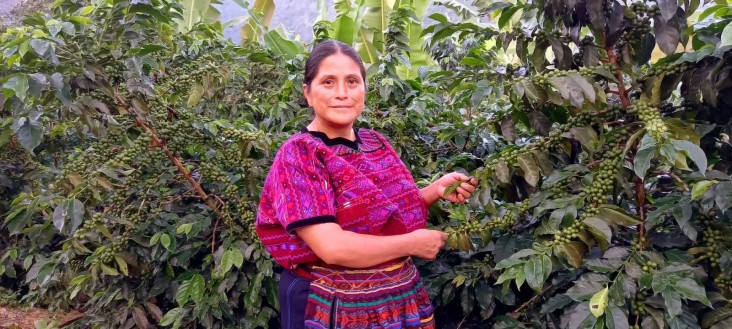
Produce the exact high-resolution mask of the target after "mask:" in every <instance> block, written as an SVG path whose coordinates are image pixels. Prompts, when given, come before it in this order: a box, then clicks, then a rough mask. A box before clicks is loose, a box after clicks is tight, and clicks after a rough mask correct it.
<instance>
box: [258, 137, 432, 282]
mask: <svg viewBox="0 0 732 329" xmlns="http://www.w3.org/2000/svg"><path fill="white" fill-rule="evenodd" d="M354 129H355V132H356V141H350V140H348V139H345V138H340V137H339V138H334V139H330V138H328V137H327V136H326V135H325V134H324V133H321V132H311V131H308V130H307V129H306V128H303V129H302V130H301V131H300V132H298V133H296V134H294V135H293V136H292V137H290V139H289V140H288V141H287V142H285V144H283V145H282V147H281V148H280V150H279V151H278V152H277V155H276V156H275V159H274V162H273V163H272V167H271V168H270V171H269V174H268V175H267V179H266V180H265V183H264V188H263V190H262V198H261V201H260V204H259V210H258V213H257V223H256V229H257V234H258V235H259V238H260V240H261V241H262V243H263V244H264V246H265V248H266V249H267V251H269V253H270V254H271V255H272V257H273V258H274V259H275V261H277V263H279V264H280V265H282V266H283V267H284V268H286V269H294V268H295V267H296V266H297V265H298V264H303V263H316V262H320V259H319V258H318V256H316V255H315V253H314V252H313V251H312V250H311V249H310V248H309V247H308V245H307V244H306V243H305V242H304V241H303V240H302V239H301V238H300V237H298V236H297V234H296V233H295V230H296V229H297V228H300V227H303V226H307V225H312V224H318V223H327V222H332V223H337V224H338V225H340V226H341V227H342V228H343V229H344V230H348V231H352V232H356V233H363V234H371V235H397V234H404V233H408V232H411V231H414V230H416V229H420V228H424V227H425V225H426V218H427V208H426V205H425V202H424V199H423V198H422V196H421V194H420V191H419V189H418V188H417V185H416V184H415V183H414V179H413V178H412V176H411V174H410V173H409V170H408V169H407V167H406V166H405V165H404V163H403V162H402V161H401V160H400V159H399V156H398V155H397V154H396V152H395V151H394V149H393V148H392V147H391V145H389V142H387V141H386V139H385V138H384V137H383V136H381V135H380V134H379V133H377V132H376V131H373V130H370V129H363V128H354Z"/></svg>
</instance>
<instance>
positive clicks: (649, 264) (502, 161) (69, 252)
mask: <svg viewBox="0 0 732 329" xmlns="http://www.w3.org/2000/svg"><path fill="white" fill-rule="evenodd" d="M436 4H441V5H444V6H447V7H448V8H453V9H455V10H457V11H459V14H460V15H461V16H462V17H466V18H465V19H464V20H463V21H457V22H452V21H450V19H448V17H447V16H445V15H442V14H433V15H432V16H431V17H430V18H431V19H432V20H433V22H434V23H433V24H432V25H430V26H427V27H425V28H424V29H423V30H422V32H421V35H419V37H420V38H424V46H423V48H424V49H411V48H412V47H413V43H412V42H410V37H413V36H414V34H415V33H413V32H414V31H413V30H412V29H413V26H414V24H415V23H418V22H416V19H417V17H418V16H417V15H416V14H415V12H416V11H415V7H414V6H417V7H419V8H422V7H424V4H423V3H421V2H418V1H417V2H414V1H397V2H396V3H395V4H394V5H393V8H392V9H391V10H390V11H389V12H388V19H386V20H384V21H383V22H384V24H385V25H384V26H385V29H384V31H382V32H383V34H382V35H383V45H379V49H383V51H382V52H381V53H380V54H379V56H378V60H377V61H376V62H374V63H373V64H371V68H370V69H369V73H370V76H369V81H368V95H367V104H366V105H367V106H366V110H365V111H364V114H363V116H362V118H361V119H360V121H359V122H358V125H362V126H366V127H370V128H374V129H377V130H379V131H381V132H382V133H383V134H384V135H385V136H388V138H389V139H390V140H391V141H392V143H393V145H394V146H395V148H396V149H397V150H398V152H399V153H400V155H401V157H402V159H403V160H404V162H405V163H406V164H407V166H408V167H409V168H411V170H412V172H413V175H414V177H415V179H416V180H417V182H418V184H420V185H424V184H427V183H429V182H430V181H432V180H433V179H435V178H437V177H439V176H440V175H442V174H444V173H445V172H450V171H455V170H457V171H463V172H466V173H469V174H470V175H472V176H474V177H476V178H478V179H479V180H480V182H481V183H480V186H479V190H478V191H477V192H476V193H475V194H474V196H473V198H471V200H470V202H468V203H467V204H464V205H455V204H448V203H439V204H437V205H435V206H434V207H432V209H430V219H429V220H430V223H431V226H432V227H433V228H436V229H441V230H444V231H445V232H448V233H449V240H448V245H449V248H447V250H446V251H445V252H443V253H442V254H440V256H439V258H438V259H437V260H436V261H433V262H419V265H420V271H421V272H422V276H423V280H424V281H425V284H426V286H427V287H428V288H429V292H430V295H431V297H432V300H433V303H434V304H435V306H436V309H437V321H438V325H439V327H441V328H457V327H474V328H485V327H494V328H572V329H574V328H598V329H599V328H605V327H607V328H687V327H690V328H700V327H703V328H726V327H729V326H730V325H732V306H730V305H729V300H730V298H732V290H730V287H732V286H731V285H732V254H731V253H730V245H732V240H729V238H728V237H729V236H730V233H732V228H731V227H730V218H729V215H728V214H729V212H728V211H727V210H728V208H729V207H730V205H732V203H730V202H728V199H729V198H730V196H731V195H730V194H731V193H732V192H731V191H732V178H731V177H730V170H732V169H730V167H731V166H730V164H731V163H732V158H731V154H732V152H730V151H731V150H732V146H731V145H730V143H729V135H730V133H731V131H730V130H731V129H730V128H731V127H730V117H732V116H731V115H730V114H728V113H726V111H727V110H729V109H730V108H731V107H732V98H730V97H732V96H730V95H732V93H730V92H731V91H732V90H730V89H732V82H731V81H732V79H730V78H729V73H730V70H731V67H732V65H731V64H732V56H731V55H730V44H732V41H731V40H730V39H731V38H732V28H731V27H730V22H731V21H732V7H730V6H729V5H728V4H727V3H724V2H719V3H701V2H700V1H696V0H687V1H680V2H676V1H668V0H663V1H657V2H619V1H608V0H602V1H590V0H572V1H569V0H555V1H531V2H527V3H524V2H514V1H508V2H492V1H475V3H474V4H473V6H474V8H476V9H475V10H472V9H468V8H467V7H465V6H464V5H463V4H461V3H459V2H456V1H438V2H436ZM337 6H341V7H342V6H344V2H343V1H340V2H338V4H337ZM349 8H358V7H355V6H354V7H349ZM186 10H189V9H186V8H185V7H184V6H182V5H180V4H178V3H177V2H176V1H173V0H152V1H127V0H101V1H99V0H97V1H91V0H89V1H87V0H59V1H56V2H55V3H54V5H53V9H52V10H51V13H50V14H48V15H42V14H35V15H32V16H29V17H26V18H25V20H24V21H23V22H22V24H21V25H20V26H17V27H12V28H8V29H7V30H6V31H4V32H3V34H2V35H0V63H2V66H1V67H0V71H2V73H3V74H2V75H1V78H0V83H1V84H2V91H3V92H2V94H1V95H0V105H1V107H0V145H1V146H2V149H1V150H0V167H1V168H2V169H3V170H2V171H1V172H0V188H1V189H2V194H3V198H2V199H0V213H2V214H3V221H2V224H1V225H2V226H1V228H0V290H3V291H9V292H12V296H11V297H12V298H7V299H8V300H9V301H12V303H11V302H4V303H11V304H15V303H20V304H25V305H39V306H44V307H50V308H54V309H69V308H76V309H80V310H82V311H84V312H85V316H84V317H83V318H82V319H81V320H79V321H77V322H75V323H74V324H73V325H74V326H78V327H84V328H86V327H95V328H107V327H109V328H119V327H141V328H152V327H157V326H160V327H196V326H203V327H215V328H219V327H245V328H256V327H264V328H266V327H273V328H274V327H277V326H278V324H277V320H276V317H277V314H278V311H279V305H278V304H277V280H278V275H279V274H278V273H279V272H280V269H278V268H277V266H276V264H275V263H274V262H273V261H272V260H271V259H270V258H269V257H268V255H267V254H266V252H264V250H263V249H262V248H261V245H260V244H259V242H258V241H257V238H256V236H255V234H254V232H253V229H252V225H253V221H254V216H255V214H256V205H257V202H258V197H259V191H260V188H261V184H262V182H263V179H264V177H265V175H266V173H267V168H268V166H269V163H270V161H271V159H272V156H273V155H274V152H276V150H277V148H278V146H279V145H280V144H281V143H282V142H283V141H284V140H285V139H286V138H287V137H288V136H289V135H290V134H291V133H292V132H294V131H297V130H298V129H300V128H301V127H302V126H303V125H304V124H306V123H307V122H308V119H309V116H310V115H311V114H310V110H308V109H306V108H305V106H304V105H305V104H303V102H302V95H301V89H300V86H301V84H302V76H301V74H302V71H303V65H304V58H305V56H304V55H305V54H303V49H305V48H306V47H305V46H308V45H302V44H300V43H299V41H293V40H288V39H286V37H285V36H284V35H282V34H280V32H277V31H274V30H273V31H270V32H267V33H265V32H266V31H264V30H265V29H266V28H265V27H264V26H262V25H261V24H252V25H251V26H250V27H256V28H259V29H261V30H262V31H261V32H263V33H261V35H262V36H263V39H262V44H261V45H260V44H257V43H247V44H243V45H233V44H231V43H230V42H227V41H225V40H223V38H222V36H221V25H220V24H217V23H214V24H205V23H199V24H196V25H193V26H192V27H191V28H190V29H189V28H188V27H187V28H186V29H180V28H179V27H178V25H177V24H180V23H179V22H180V20H181V18H182V17H181V16H182V14H183V13H184V12H186ZM355 10H356V11H358V9H355ZM384 12H386V11H384ZM466 13H474V14H471V15H466ZM468 16H469V17H468ZM253 17H255V18H256V17H257V16H256V14H255V15H254V16H253ZM382 19H383V17H382ZM338 20H339V21H342V20H343V17H341V16H339V18H338ZM255 23H256V22H255ZM333 24H335V22H334V23H331V22H328V21H320V22H318V23H317V24H316V25H315V27H314V30H315V32H316V36H317V40H325V39H329V38H340V37H343V35H342V34H341V33H334V29H333V28H332V27H333ZM338 24H343V23H342V22H340V23H338ZM339 28H342V26H341V25H339ZM372 28H373V27H372ZM181 30H186V31H188V30H190V31H188V32H185V33H181V32H179V31H181ZM335 31H339V29H335ZM413 50H414V51H415V52H417V51H420V52H421V51H422V50H424V51H426V53H427V54H429V56H430V57H431V64H430V65H429V66H419V67H413V66H412V64H415V66H416V65H417V63H411V62H410V58H416V57H417V56H413V55H414V54H412V51H413ZM410 55H412V56H410ZM418 65H422V64H418ZM413 72H417V74H416V76H414V74H413ZM9 295H10V293H9Z"/></svg>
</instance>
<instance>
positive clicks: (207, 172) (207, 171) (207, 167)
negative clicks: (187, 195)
mask: <svg viewBox="0 0 732 329" xmlns="http://www.w3.org/2000/svg"><path fill="white" fill-rule="evenodd" d="M200 170H201V173H202V174H203V175H204V178H205V177H208V179H209V180H211V181H217V182H221V183H227V182H229V178H228V177H227V176H226V173H225V172H224V171H222V170H221V169H220V168H219V167H218V166H216V165H214V164H212V163H209V162H201V165H200Z"/></svg>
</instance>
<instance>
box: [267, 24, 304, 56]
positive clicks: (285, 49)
mask: <svg viewBox="0 0 732 329" xmlns="http://www.w3.org/2000/svg"><path fill="white" fill-rule="evenodd" d="M264 43H265V44H266V45H267V48H269V49H270V50H272V51H273V52H274V53H275V54H278V55H280V56H282V57H284V58H285V59H294V58H295V56H297V54H300V53H301V52H302V45H300V44H298V43H296V42H294V41H290V40H287V39H285V38H283V37H282V35H280V33H279V32H277V31H276V30H272V31H269V32H267V33H266V34H265V35H264Z"/></svg>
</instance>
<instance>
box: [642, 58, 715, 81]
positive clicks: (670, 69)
mask: <svg viewBox="0 0 732 329" xmlns="http://www.w3.org/2000/svg"><path fill="white" fill-rule="evenodd" d="M700 65H701V64H697V63H692V62H683V63H676V64H674V63H667V64H663V65H655V66H653V67H650V68H648V70H646V71H645V73H644V74H643V75H642V76H640V77H638V79H637V80H636V82H643V81H645V80H647V79H651V78H655V77H657V76H660V75H661V74H663V75H676V74H682V73H684V72H686V71H687V70H690V69H694V68H698V67H699V66H700Z"/></svg>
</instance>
